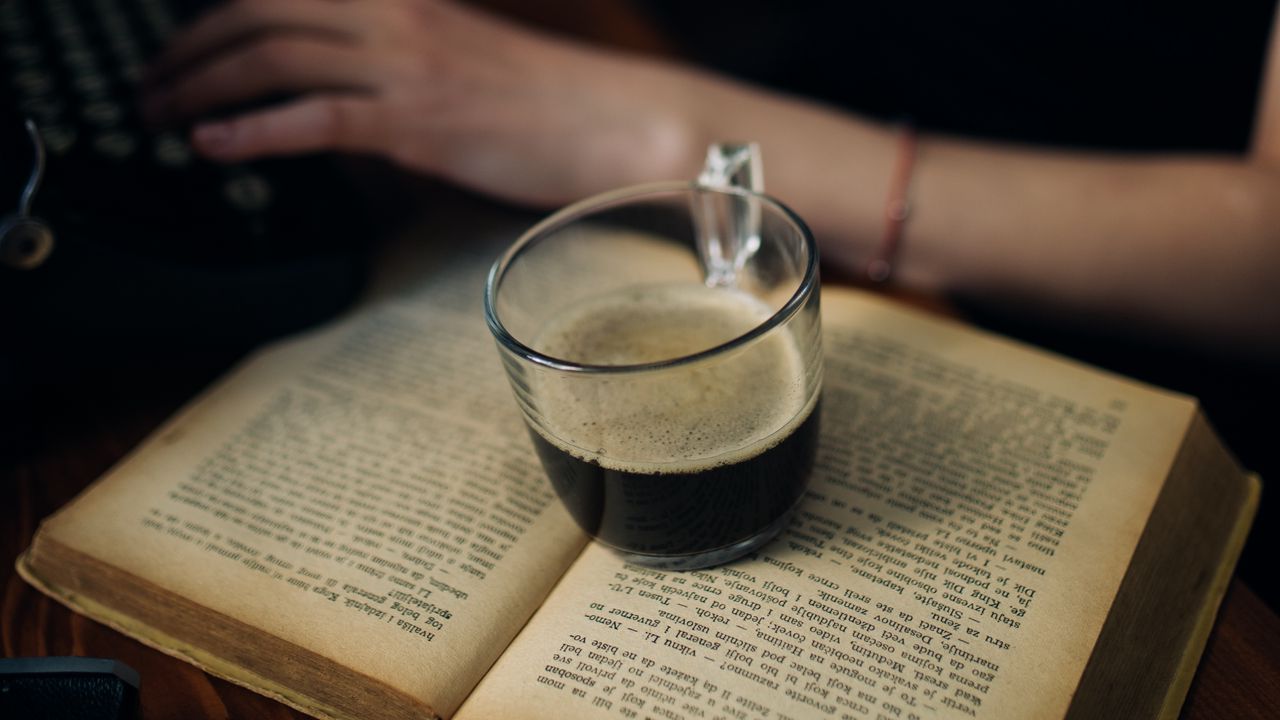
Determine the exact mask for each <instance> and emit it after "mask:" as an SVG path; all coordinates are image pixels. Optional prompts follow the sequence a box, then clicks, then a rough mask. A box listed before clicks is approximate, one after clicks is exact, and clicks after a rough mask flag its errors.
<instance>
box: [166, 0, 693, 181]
mask: <svg viewBox="0 0 1280 720" xmlns="http://www.w3.org/2000/svg"><path fill="white" fill-rule="evenodd" d="M703 82H705V80H704V79H703V78H701V77H700V76H698V75H696V74H694V73H692V72H688V71H683V70H680V69H678V68H676V67H674V66H668V65H663V64H661V63H657V62H653V61H646V60H641V59H638V58H631V57H627V56H623V55H619V54H614V53H610V52H607V51H604V50H598V49H592V48H588V47H585V46H581V45H577V44H573V43H570V42H567V41H562V40H557V39H553V38H549V37H546V36H543V35H540V34H537V33H534V32H532V31H529V30H525V29H523V28H519V27H517V26H515V25H512V24H510V23H507V22H505V21H502V20H499V19H497V18H494V17H491V16H488V15H486V14H483V13H481V12H478V11H475V10H472V9H468V8H463V7H458V6H455V5H451V4H448V3H446V2H441V1H439V0H350V1H348V2H335V1H333V0H234V1H233V2H230V3H228V4H225V5H222V6H219V7H218V8H216V9H214V10H212V11H210V12H209V13H207V14H206V15H204V16H203V17H201V18H200V19H199V20H198V21H196V22H195V23H194V24H193V25H191V26H190V27H188V28H186V29H185V30H184V31H182V32H181V33H180V34H179V35H178V36H176V37H175V38H174V40H173V42H172V43H171V45H170V46H169V47H168V48H166V50H165V51H164V52H163V53H162V54H161V56H160V57H159V58H158V59H157V61H156V62H155V63H154V65H153V67H152V68H151V71H150V73H149V76H148V78H147V83H146V92H145V95H144V102H143V112H144V115H145V116H147V117H148V118H149V119H150V120H152V121H153V122H160V123H163V122H173V121H178V120H185V119H191V118H200V117H202V116H206V115H207V114H208V113H211V112H215V111H217V110H219V109H223V108H226V107H229V106H237V105H240V106H243V105H244V104H245V103H251V102H255V101H262V100H264V99H271V98H278V97H280V96H282V95H287V96H290V98H291V99H286V100H280V101H276V102H274V103H269V104H267V105H266V106H264V107H261V108H259V109H254V110H249V111H244V112H241V113H239V114H235V115H233V116H231V117H229V118H226V119H219V120H208V119H206V120H203V121H200V122H197V124H196V125H195V127H194V129H193V131H192V142H193V145H194V146H195V148H196V149H197V151H198V152H200V153H202V154H204V155H206V156H207V157H210V158H213V159H215V160H225V161H237V160H244V159H251V158H256V157H263V156H270V155H288V154H295V153H307V152H314V151H327V150H338V151H347V152H355V153H366V154H375V155H380V156H383V157H386V158H388V159H390V160H392V161H394V162H396V163H398V164H400V165H402V166H404V167H406V168H409V169H411V170H415V171H418V172H423V173H428V174H433V175H437V176H439V177H442V178H444V179H447V180H450V181H452V182H455V183H458V184H461V185H464V186H467V187H470V188H473V189H476V190H479V191H482V192H486V193H489V194H493V195H497V196H499V197H503V198H505V199H508V200H513V201H517V202H524V203H530V204H539V205H554V204H561V203H564V202H566V201H569V200H573V199H576V198H579V197H583V196H586V195H589V194H592V193H595V192H599V191H602V190H604V189H607V188H611V187H617V186H621V185H627V184H631V183H635V182H640V181H646V180H655V179H670V178H676V177H691V176H692V173H693V172H694V170H695V169H696V167H697V165H698V162H699V161H700V156H701V153H702V149H703V148H704V147H705V140H704V139H703V138H700V137H697V135H698V132H697V119H696V118H697V113H696V112H694V110H693V108H694V106H695V105H696V104H697V102H698V98H699V96H700V92H699V88H698V86H699V84H700V83H703Z"/></svg>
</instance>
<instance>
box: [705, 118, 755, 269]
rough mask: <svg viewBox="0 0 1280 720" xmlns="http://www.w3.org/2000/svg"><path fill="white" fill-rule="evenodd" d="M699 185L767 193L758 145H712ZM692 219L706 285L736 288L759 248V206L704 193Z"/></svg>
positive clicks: (749, 202)
mask: <svg viewBox="0 0 1280 720" xmlns="http://www.w3.org/2000/svg"><path fill="white" fill-rule="evenodd" d="M697 184H698V185H699V186H700V187H706V188H716V189H723V188H738V189H743V190H749V191H751V192H752V193H757V194H758V193H762V192H764V168H763V165H762V164H761V161H760V146H759V145H757V144H756V143H714V144H713V145H711V147H709V148H707V160H706V164H705V165H703V168H702V174H701V175H699V176H698V183H697ZM696 202H698V203H699V207H697V208H695V209H694V212H693V217H694V222H695V224H696V225H697V228H696V230H697V238H698V255H699V257H700V259H701V260H702V266H703V272H704V274H705V276H706V283H707V286H708V287H733V286H734V285H736V284H737V281H738V273H740V272H741V271H742V268H743V267H745V266H746V263H747V261H748V260H750V259H751V256H752V255H755V254H756V252H757V251H759V249H760V202H759V201H758V200H757V199H756V198H754V197H750V198H747V201H746V202H743V203H733V204H726V203H725V202H724V200H723V198H721V197H717V196H715V195H712V194H709V193H703V194H702V195H700V196H699V197H698V199H697V200H696Z"/></svg>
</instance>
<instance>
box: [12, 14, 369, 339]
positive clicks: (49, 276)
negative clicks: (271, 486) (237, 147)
mask: <svg viewBox="0 0 1280 720" xmlns="http://www.w3.org/2000/svg"><path fill="white" fill-rule="evenodd" d="M207 5H208V3H198V2H197V3H192V2H174V1H173V0H0V45H2V52H0V69H2V71H3V75H0V83H3V84H5V85H8V87H7V88H2V89H0V177H2V180H0V192H2V193H3V194H0V214H7V213H11V212H13V211H14V210H15V209H16V208H17V205H18V198H19V195H20V194H21V190H22V187H23V184H24V183H25V182H26V181H27V177H28V174H29V172H30V169H31V164H32V158H33V151H32V148H31V143H30V140H29V139H28V137H27V134H26V133H25V132H24V130H23V123H24V121H25V120H26V119H28V118H29V119H30V120H32V121H34V123H35V125H36V126H37V127H38V131H39V133H40V136H41V137H42V139H43V142H44V146H45V148H46V154H47V170H46V173H45V178H44V182H43V184H42V186H41V188H40V190H39V191H38V192H37V194H36V196H35V205H34V213H33V214H34V215H37V216H39V217H41V218H43V219H44V220H46V221H47V222H48V223H49V224H50V225H51V226H52V228H53V230H54V233H55V243H56V244H55V248H54V250H53V252H52V254H51V255H50V256H49V258H48V260H47V261H46V262H45V263H44V264H43V265H41V266H40V267H38V268H36V269H34V270H15V269H11V268H0V299H3V301H4V302H5V304H6V305H8V306H9V307H10V308H11V309H12V308H15V307H16V308H20V309H21V312H18V313H13V312H10V313H8V314H7V317H5V315H0V347H4V345H6V344H7V343H6V342H5V337H6V335H11V334H12V333H13V332H15V331H16V332H19V333H20V336H21V337H26V338H30V337H36V338H40V339H42V340H46V341H47V340H49V339H51V338H62V339H66V338H74V337H86V338H107V337H115V338H118V337H120V336H121V335H125V336H129V337H130V339H138V338H151V339H156V340H159V341H160V342H168V341H173V340H178V341H188V342H205V341H220V340H222V339H233V340H237V341H241V340H246V339H247V340H251V341H252V340H260V339H264V338H266V337H270V336H272V335H277V334H280V333H282V332H287V331H290V330H294V329H297V328H299V327H303V326H305V325H308V324H311V323H313V322H315V321H316V320H319V319H321V318H323V317H326V316H328V315H330V314H332V313H333V312H336V311H337V310H338V309H340V308H341V307H342V306H343V305H344V304H345V303H347V302H348V301H349V300H350V299H351V297H353V295H354V294H355V292H356V291H357V289H358V287H359V285H360V280H361V278H362V275H363V263H362V262H361V258H362V255H363V253H362V245H363V242H362V240H363V237H364V236H365V235H367V233H368V228H367V222H366V220H367V217H366V216H365V211H364V210H363V208H362V206H361V203H360V200H359V194H358V193H357V192H356V191H355V190H354V189H353V188H352V186H351V184H350V183H349V182H348V181H347V179H346V177H345V176H344V175H343V174H342V173H341V172H339V169H338V168H337V167H336V165H335V164H334V163H333V159H332V158H328V157H318V156H315V157H305V158H287V159H277V160H269V161H262V162H253V163H246V164H239V165H221V164H215V163H212V162H208V161H205V160H203V159H202V158H200V157H199V156H197V155H196V154H195V153H194V151H193V150H192V148H191V147H190V145H189V144H188V142H187V139H186V131H185V129H184V128H173V129H165V130H152V129H149V128H147V127H146V126H145V125H144V124H143V122H142V119H141V117H140V115H139V112H138V102H137V88H138V85H139V82H140V80H141V78H142V75H143V73H144V69H145V67H146V63H147V61H148V59H149V58H150V57H152V56H153V55H154V54H155V53H156V52H157V51H158V50H159V49H160V48H161V47H162V46H163V44H164V42H165V40H166V39H167V38H168V37H169V36H170V35H171V34H172V33H173V32H174V31H175V29H177V28H179V27H181V26H182V24H183V23H185V22H187V21H188V20H190V19H191V18H192V17H194V16H195V14H196V13H198V12H199V11H200V10H201V9H202V8H203V7H204V6H207Z"/></svg>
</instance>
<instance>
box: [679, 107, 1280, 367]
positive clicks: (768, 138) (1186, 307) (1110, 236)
mask: <svg viewBox="0 0 1280 720" xmlns="http://www.w3.org/2000/svg"><path fill="white" fill-rule="evenodd" d="M725 92H726V93H730V92H732V93H734V94H735V97H734V98H732V99H730V98H728V97H726V96H722V97H720V98H718V99H717V102H716V103H715V106H716V107H718V108H721V110H719V111H718V114H716V115H712V116H711V119H710V120H706V119H704V120H703V123H704V127H708V128H713V130H710V131H705V132H707V134H708V136H710V135H711V134H714V132H716V131H718V132H720V133H722V134H723V133H730V134H731V135H732V136H733V137H740V138H750V139H755V140H758V141H760V142H761V144H762V151H763V153H764V157H765V165H766V182H767V188H768V189H769V191H770V192H771V193H772V194H775V195H777V196H778V197H779V198H781V199H782V200H783V201H784V202H787V203H788V204H790V205H791V206H792V207H794V208H795V209H796V211H797V212H799V213H800V214H801V216H802V217H804V218H805V219H806V220H807V221H808V222H809V223H810V225H811V226H812V227H813V229H814V231H815V234H816V235H817V236H818V238H819V242H820V245H821V248H822V252H823V256H824V260H825V261H826V262H827V263H829V264H831V265H834V266H836V267H837V268H839V269H840V270H841V271H843V272H844V273H846V274H850V273H852V274H856V273H858V272H860V271H861V269H862V268H863V267H864V266H865V263H866V262H867V260H868V259H869V258H870V257H871V256H872V255H873V253H874V252H875V251H876V248H877V246H878V244H879V243H880V242H881V239H882V237H883V233H884V210H885V202H886V199H887V195H888V192H889V187H888V186H889V183H890V175H891V174H892V171H893V166H894V162H895V154H896V153H897V152H898V148H899V142H898V139H897V133H898V131H897V130H896V129H894V128H892V127H884V126H879V125H875V124H872V123H868V122H865V121H862V120H859V119H857V118H856V117H853V116H850V115H846V114H843V113H839V112H836V111H833V110H830V109H827V108H822V107H819V106H815V105H811V104H808V103H805V102H801V101H796V100H792V99H787V98H780V97H777V96H772V95H768V94H765V93H759V92H757V91H754V90H750V89H747V88H737V89H736V90H732V91H730V90H726V91H725ZM716 117H719V118H720V119H719V120H717V119H716ZM909 194H910V204H911V212H910V216H909V218H908V220H907V222H906V226H905V228H904V231H905V232H904V238H903V241H902V245H901V251H900V253H899V255H898V257H897V261H896V263H895V277H896V278H897V279H898V280H899V281H901V282H903V283H905V284H908V285H911V286H914V287H918V288H923V289H929V290H940V291H948V292H961V293H965V294H969V295H974V296H980V297H986V298H989V299H994V300H1007V301H1015V302H1018V303H1023V304H1032V305H1037V306H1039V307H1040V308H1041V309H1047V310H1056V311H1060V312H1065V313H1071V314H1073V315H1075V316H1076V317H1078V318H1080V319H1083V320H1086V321H1091V320H1095V319H1097V320H1105V321H1107V322H1116V323H1119V324H1120V325H1126V324H1132V325H1134V326H1142V327H1154V328H1160V329H1163V330H1164V331H1167V332H1170V333H1174V334H1181V335H1185V336H1190V337H1195V338H1199V339H1203V340H1225V341H1229V342H1235V343H1239V344H1254V345H1258V344H1265V345H1268V346H1270V347H1272V348H1274V347H1276V346H1277V345H1280V302H1277V300H1280V297H1278V296H1280V293H1277V292H1276V278H1280V170H1277V169H1274V168H1271V167H1269V166H1267V165H1264V164H1262V163H1260V162H1250V161H1249V160H1248V159H1246V158H1234V157H1228V156H1198V157H1196V156H1168V155H1162V156H1158V157H1157V156H1147V157H1141V156H1122V155H1108V154H1101V153H1095V154H1087V153H1070V154H1068V153H1065V152H1054V151H1050V150H1037V149H1030V148H1022V147H1016V146H1011V145H1000V144H989V143H979V142H973V141H965V140H958V139H950V138H943V137H937V136H930V135H927V134H925V135H923V136H921V138H920V139H919V148H918V153H917V160H916V163H915V167H914V171H913V176H912V180H911V184H910V192H909Z"/></svg>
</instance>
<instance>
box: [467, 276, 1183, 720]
mask: <svg viewBox="0 0 1280 720" xmlns="http://www.w3.org/2000/svg"><path fill="white" fill-rule="evenodd" d="M823 305H824V315H823V317H824V324H825V328H824V342H825V346H826V357H827V360H826V381H825V385H824V390H823V393H824V395H823V416H822V424H823V426H822V439H821V442H820V450H819V456H818V461H817V468H816V470H815V476H814V478H813V480H812V483H811V485H810V488H809V491H808V493H807V497H806V498H805V500H804V502H803V503H802V504H801V505H800V507H799V508H798V511H797V513H796V515H795V517H794V518H793V520H792V522H791V523H790V525H789V527H788V528H787V529H785V530H784V531H783V533H782V534H781V535H780V536H779V537H778V538H777V539H776V540H775V541H773V542H772V543H770V544H768V545H766V546H765V547H764V548H762V549H761V550H760V551H758V552H756V553H754V554H752V555H749V556H748V557H746V558H744V559H742V560H740V561H738V562H735V563H732V564H730V565H727V566H724V567H720V568H715V569H711V570H706V571H696V572H688V573H674V572H665V571H655V570H652V569H647V568H642V567H637V566H634V565H630V564H626V563H624V562H622V560H621V559H619V558H618V557H616V556H615V555H613V554H612V553H611V552H609V551H608V550H606V549H604V548H603V547H601V546H599V545H595V544H593V545H591V546H590V547H588V549H587V550H586V551H585V552H584V553H583V555H582V557H581V558H580V559H579V561H578V562H577V563H575V565H574V566H573V567H572V568H571V569H570V571H569V573H568V574H567V575H566V576H565V578H564V580H563V581H562V582H561V583H560V585H558V586H557V588H556V589H555V591H553V593H552V595H551V596H550V597H549V598H548V600H547V602H546V604H545V605H544V606H543V607H542V608H541V609H540V610H539V611H538V613H537V614H535V616H534V617H533V619H532V620H531V621H530V623H529V625H528V627H527V628H526V629H525V630H524V631H523V632H522V633H521V635H520V636H519V637H518V638H517V639H516V641H515V643H513V645H512V647H511V649H510V650H509V651H508V652H507V653H506V654H504V655H503V657H502V658H501V659H500V660H499V662H498V664H497V665H496V666H495V668H494V669H493V670H492V671H491V672H490V673H489V674H488V675H487V676H486V677H485V679H484V680H483V681H482V683H481V685H480V686H479V687H478V688H477V689H476V691H475V693H474V694H473V695H472V696H471V697H470V698H469V699H468V700H467V702H466V704H464V706H463V707H462V709H461V711H460V712H459V717H461V718H464V720H469V719H471V718H488V717H516V716H518V717H534V718H553V717H563V716H565V715H573V716H580V717H602V718H638V717H663V718H748V717H770V718H773V717H778V718H786V717H809V716H813V715H815V714H818V713H822V714H825V715H829V716H833V717H856V718H893V719H895V720H898V719H901V720H915V719H926V718H927V719H933V718H967V717H982V718H1041V717H1062V716H1063V715H1064V714H1065V713H1066V710H1067V708H1068V705H1069V703H1070V700H1071V696H1072V693H1073V691H1074V690H1075V688H1076V686H1077V683H1078V682H1079V679H1080V676H1081V673H1082V671H1083V668H1084V667H1085V664H1086V661H1087V660H1088V657H1089V654H1090V651H1091V649H1092V647H1093V645H1094V642H1095V640H1096V638H1097V636H1098V633H1099V631H1100V629H1101V627H1102V624H1103V621H1104V619H1105V617H1106V615H1107V612H1108V609H1109V607H1110V605H1111V603H1112V600H1113V598H1114V597H1115V593H1116V590H1117V588H1118V587H1119V584H1120V581H1121V579H1122V577H1123V576H1124V573H1125V569H1126V566H1127V564H1128V561H1129V558H1130V557H1131V555H1132V553H1133V551H1134V548H1135V546H1136V543H1137V541H1138V538H1139V535H1140V533H1141V531H1142V529H1143V526H1144V523H1145V520H1146V518H1147V516H1148V514H1149V513H1150V511H1151V509H1152V506H1153V503H1154V502H1155V499H1156V497H1157V494H1158V492H1159V490H1160V487H1161V483H1162V480H1163V479H1164V478H1165V477H1166V475H1167V474H1168V472H1169V470H1170V466H1171V464H1172V462H1173V460H1174V457H1175V454H1176V452H1177V449H1178V446H1179V442H1180V440H1181V438H1182V437H1183V435H1184V434H1185V432H1186V429H1187V426H1188V423H1189V422H1190V420H1191V418H1192V416H1193V413H1194V409H1195V406H1194V403H1193V402H1192V401H1190V400H1188V399H1186V398H1182V397H1180V396H1175V395H1171V394H1166V393H1162V392H1159V391H1155V390H1152V389H1148V388H1146V387H1144V386H1141V385H1138V384H1136V383H1132V382H1129V381H1124V380H1121V379H1118V378H1115V377H1113V376H1110V375H1106V374H1103V373H1101V372H1098V371H1094V370H1090V369H1088V368H1085V367H1083V366H1080V365H1076V364H1072V363H1068V362H1065V361H1062V360H1059V359H1057V358H1054V357H1053V356H1050V355H1047V354H1044V353H1041V352H1037V351H1034V350H1030V349H1028V348H1025V347H1022V346H1019V345H1016V344H1014V343H1012V342H1008V341H1004V340H1001V339H998V338H993V337H991V336H988V335H985V334H982V333H979V332H976V331H974V330H972V329H968V328H964V327H962V326H960V325H958V324H955V323H951V322H947V321H941V320H937V319H933V318H929V317H926V316H924V315H921V314H919V313H914V312H911V311H907V310H903V309H900V308H898V307H896V306H893V305H891V304H889V303H887V302H886V301H883V300H879V299H876V298H873V297H867V296H861V295H855V294H852V293H847V292H831V291H830V290H824V298H823Z"/></svg>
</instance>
